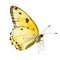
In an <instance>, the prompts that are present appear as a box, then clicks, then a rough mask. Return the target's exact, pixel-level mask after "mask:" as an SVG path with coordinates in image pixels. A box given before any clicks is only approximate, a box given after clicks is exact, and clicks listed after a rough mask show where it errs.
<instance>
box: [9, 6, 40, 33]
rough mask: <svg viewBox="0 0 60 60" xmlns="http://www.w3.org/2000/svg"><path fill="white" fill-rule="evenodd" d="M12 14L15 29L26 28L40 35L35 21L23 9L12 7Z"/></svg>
mask: <svg viewBox="0 0 60 60" xmlns="http://www.w3.org/2000/svg"><path fill="white" fill-rule="evenodd" d="M10 13H11V17H12V21H13V24H14V26H15V27H24V28H27V29H31V30H32V31H34V32H35V33H36V34H38V33H39V31H38V28H37V26H36V24H35V23H34V21H33V20H32V19H31V18H30V16H29V15H28V14H27V13H26V12H24V11H23V10H22V9H20V8H18V7H16V6H11V8H10Z"/></svg>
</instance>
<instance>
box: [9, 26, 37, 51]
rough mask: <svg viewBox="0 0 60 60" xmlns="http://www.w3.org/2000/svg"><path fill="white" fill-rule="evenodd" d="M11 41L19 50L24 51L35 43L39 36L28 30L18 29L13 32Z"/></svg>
mask: <svg viewBox="0 0 60 60" xmlns="http://www.w3.org/2000/svg"><path fill="white" fill-rule="evenodd" d="M10 39H11V41H12V44H13V45H14V46H15V47H16V48H17V49H19V50H24V49H27V48H28V47H30V46H31V45H33V44H34V43H35V40H36V39H37V36H36V34H35V33H34V32H33V31H31V30H29V29H27V28H23V27H17V28H14V30H12V32H11V35H10Z"/></svg>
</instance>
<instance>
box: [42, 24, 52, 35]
mask: <svg viewBox="0 0 60 60" xmlns="http://www.w3.org/2000/svg"><path fill="white" fill-rule="evenodd" d="M50 26H51V25H48V26H47V27H46V28H45V29H44V30H43V31H42V33H43V32H44V31H45V30H46V29H48V28H49V27H50ZM42 33H41V34H42Z"/></svg>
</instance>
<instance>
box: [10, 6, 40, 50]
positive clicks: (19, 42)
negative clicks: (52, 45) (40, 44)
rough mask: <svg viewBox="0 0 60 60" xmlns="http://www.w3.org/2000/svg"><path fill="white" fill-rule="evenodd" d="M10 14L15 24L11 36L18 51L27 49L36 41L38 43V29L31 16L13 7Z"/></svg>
mask: <svg viewBox="0 0 60 60" xmlns="http://www.w3.org/2000/svg"><path fill="white" fill-rule="evenodd" d="M10 13H11V17H12V22H13V24H14V29H13V30H12V32H11V34H10V40H11V41H12V44H13V45H14V46H15V47H16V48H17V49H19V50H24V49H27V48H28V47H30V46H31V45H33V44H34V43H35V41H38V36H39V31H38V28H37V26H36V24H35V23H34V21H33V20H32V19H31V18H30V16H29V15H28V14H27V13H26V12H24V11H23V10H22V9H20V8H18V7H16V6H11V8H10Z"/></svg>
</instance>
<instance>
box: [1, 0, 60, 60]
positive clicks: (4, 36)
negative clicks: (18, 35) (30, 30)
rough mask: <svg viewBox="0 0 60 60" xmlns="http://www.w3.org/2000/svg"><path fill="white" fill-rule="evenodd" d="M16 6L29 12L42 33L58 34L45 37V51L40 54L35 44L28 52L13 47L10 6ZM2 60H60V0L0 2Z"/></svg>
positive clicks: (6, 0) (9, 0) (7, 0)
mask: <svg viewBox="0 0 60 60" xmlns="http://www.w3.org/2000/svg"><path fill="white" fill-rule="evenodd" d="M12 5H15V6H18V7H20V8H21V9H23V10H24V11H25V12H27V13H28V14H29V15H30V16H31V18H32V19H33V20H34V21H35V23H36V25H37V26H38V28H39V31H40V32H42V31H43V30H44V28H46V27H47V26H48V25H51V27H50V28H48V29H47V30H46V31H45V32H47V33H48V32H57V33H58V34H57V35H54V34H50V35H48V34H47V35H45V36H44V37H43V40H44V44H45V50H44V51H41V52H40V54H39V53H38V44H37V43H35V44H34V45H33V46H32V47H30V48H29V49H27V50H24V51H19V50H16V49H15V47H14V46H12V45H11V42H10V40H9V33H10V31H11V30H12V27H13V24H12V19H11V16H10V6H12ZM0 60H60V0H1V1H0Z"/></svg>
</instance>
